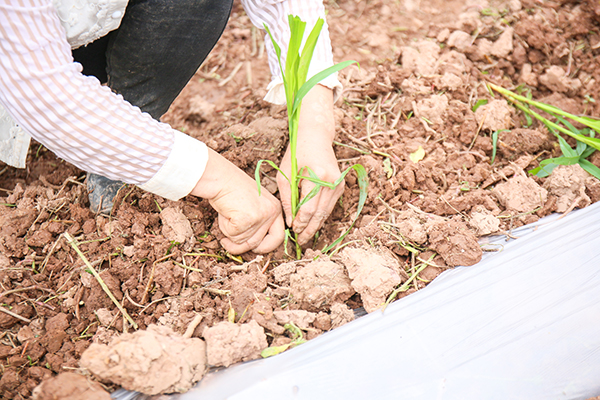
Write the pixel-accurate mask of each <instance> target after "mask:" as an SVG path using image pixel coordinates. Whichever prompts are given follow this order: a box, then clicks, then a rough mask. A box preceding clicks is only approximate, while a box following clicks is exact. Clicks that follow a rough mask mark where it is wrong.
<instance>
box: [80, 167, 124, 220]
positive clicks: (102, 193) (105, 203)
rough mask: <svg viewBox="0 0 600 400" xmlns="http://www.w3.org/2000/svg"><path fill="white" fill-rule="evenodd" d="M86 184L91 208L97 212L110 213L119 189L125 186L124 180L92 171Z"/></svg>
mask: <svg viewBox="0 0 600 400" xmlns="http://www.w3.org/2000/svg"><path fill="white" fill-rule="evenodd" d="M86 184H87V190H88V196H89V199H90V210H92V212H93V213H95V214H110V213H111V212H112V209H113V206H114V205H115V203H114V201H115V198H116V197H117V194H118V193H119V190H120V189H121V188H122V187H124V186H125V184H124V183H123V182H119V181H113V180H110V179H108V178H105V177H103V176H100V175H96V174H92V173H88V175H87V180H86Z"/></svg>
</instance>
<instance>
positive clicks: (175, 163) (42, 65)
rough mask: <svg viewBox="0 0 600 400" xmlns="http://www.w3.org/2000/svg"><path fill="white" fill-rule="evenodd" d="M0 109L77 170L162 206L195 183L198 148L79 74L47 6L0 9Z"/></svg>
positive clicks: (25, 0) (26, 1)
mask: <svg viewBox="0 0 600 400" xmlns="http://www.w3.org/2000/svg"><path fill="white" fill-rule="evenodd" d="M0 21H2V23H1V24H0V103H2V105H3V106H4V108H6V110H7V111H8V112H9V113H10V114H11V116H12V117H13V118H14V119H15V120H16V121H17V122H18V123H19V124H20V125H21V126H22V127H23V128H24V129H25V130H26V131H27V132H28V133H29V134H30V135H31V136H32V137H33V138H34V139H36V140H37V141H39V142H41V143H42V144H44V145H45V146H46V147H48V148H49V149H50V150H52V151H53V152H54V153H55V154H57V155H58V156H59V157H61V158H63V159H65V160H67V161H69V162H71V163H73V164H74V165H76V166H77V167H79V168H81V169H84V170H86V171H89V172H94V173H97V174H100V175H103V176H106V177H108V178H111V179H116V180H122V181H124V182H127V183H132V184H136V185H139V186H141V187H142V188H144V189H146V190H149V191H151V192H153V193H156V194H159V195H161V196H164V197H166V198H169V199H173V200H175V199H179V198H181V197H183V196H185V195H187V194H188V193H189V192H190V191H191V190H192V189H193V188H194V186H195V185H196V184H197V182H198V181H199V180H200V178H201V176H202V173H203V171H204V168H205V166H206V162H207V159H208V150H207V148H206V146H205V145H204V144H203V143H201V142H199V141H197V140H195V139H193V138H191V137H189V136H187V135H185V134H183V133H181V132H178V131H175V130H173V129H172V128H171V127H169V126H168V125H167V124H163V123H160V122H158V121H156V120H154V119H153V118H152V117H151V116H150V115H148V114H146V113H142V112H141V111H140V109H139V108H137V107H134V106H132V105H131V104H130V103H128V102H126V101H125V100H124V99H123V98H122V97H121V96H119V95H116V94H114V93H113V92H111V91H110V89H109V88H107V87H103V86H101V85H100V82H99V81H98V80H97V79H96V78H93V77H86V76H84V75H82V73H81V65H80V64H77V63H74V62H73V58H72V55H71V47H70V45H69V44H68V43H67V40H66V35H65V32H64V29H63V27H62V26H61V24H60V21H59V19H58V15H57V13H56V10H55V9H54V7H53V6H52V2H51V0H3V1H0Z"/></svg>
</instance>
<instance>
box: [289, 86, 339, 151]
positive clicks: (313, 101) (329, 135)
mask: <svg viewBox="0 0 600 400" xmlns="http://www.w3.org/2000/svg"><path fill="white" fill-rule="evenodd" d="M298 127H299V129H298V141H299V142H304V143H307V144H309V143H310V142H313V141H317V142H318V143H329V144H331V143H333V139H334V137H335V119H334V115H333V90H331V89H329V88H327V87H325V86H322V85H316V86H315V87H313V88H312V89H311V90H310V92H308V93H307V95H306V96H305V97H304V100H303V101H302V108H301V109H300V120H299V122H298Z"/></svg>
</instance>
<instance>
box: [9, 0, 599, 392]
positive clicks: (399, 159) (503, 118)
mask: <svg viewBox="0 0 600 400" xmlns="http://www.w3.org/2000/svg"><path fill="white" fill-rule="evenodd" d="M326 8H327V12H328V23H329V26H330V32H331V37H332V44H333V49H334V57H335V59H336V60H337V61H342V60H349V59H353V60H357V61H359V63H360V65H361V67H360V69H359V68H356V67H349V68H347V69H345V70H343V71H342V72H341V73H340V76H339V78H340V81H341V82H342V84H343V85H344V92H343V93H342V95H341V97H342V98H343V100H340V101H339V102H338V103H337V109H336V126H337V137H336V144H335V145H334V149H335V152H336V155H337V157H338V159H339V161H340V168H346V167H347V166H349V165H351V164H353V163H360V164H362V165H363V166H364V167H365V168H366V170H367V171H368V174H369V181H370V182H369V187H368V193H367V200H366V204H365V206H364V209H363V211H362V213H361V215H360V217H359V218H358V220H357V221H356V224H355V225H354V227H353V228H352V230H351V231H350V233H349V235H348V236H347V237H346V240H345V242H346V243H349V244H348V245H347V246H345V247H344V248H342V249H340V250H339V251H337V252H335V253H334V254H332V255H327V254H322V253H321V252H320V251H319V250H321V249H323V248H325V247H326V245H328V244H330V243H332V242H333V241H334V240H335V239H336V238H337V237H339V236H340V235H341V234H342V233H343V232H344V231H345V230H346V229H348V227H350V225H351V223H352V220H353V218H354V216H355V214H356V210H357V201H358V197H359V196H358V194H359V192H358V185H357V181H356V178H355V177H354V176H352V174H349V175H348V176H347V178H346V188H345V192H344V194H343V197H342V201H340V203H339V205H338V206H336V208H335V209H334V212H333V214H332V215H331V217H330V219H329V220H328V221H327V223H326V224H325V226H324V228H323V229H322V230H321V232H320V235H319V237H318V239H316V240H315V241H314V242H313V243H311V245H310V246H307V247H306V248H305V249H304V255H303V258H302V259H301V260H295V259H293V258H291V257H289V256H287V255H286V252H285V251H284V249H283V247H282V248H280V249H278V250H277V251H275V252H273V253H271V254H268V255H264V256H256V255H255V254H251V253H248V254H244V255H242V256H241V257H239V258H237V257H231V256H229V255H228V254H226V253H225V252H224V251H223V249H222V248H221V246H220V243H219V239H220V238H222V233H221V232H220V231H219V229H218V227H217V224H216V223H215V217H216V214H215V212H214V211H213V210H212V209H211V208H210V206H209V204H208V203H207V202H206V201H202V200H199V199H196V198H193V197H191V196H190V197H186V198H185V199H182V200H181V201H178V202H172V201H169V200H165V199H163V198H160V197H158V196H155V195H152V194H149V193H145V192H143V191H141V190H140V189H137V188H134V187H128V188H125V189H124V190H122V191H121V193H120V196H119V199H118V201H117V203H116V204H117V206H116V207H115V210H114V212H113V214H112V215H110V216H106V215H95V214H93V213H91V212H90V211H89V209H88V198H87V193H86V190H85V186H84V185H83V180H84V177H85V174H84V172H83V171H80V170H78V169H76V168H75V167H73V166H71V165H69V164H67V163H65V162H63V161H61V160H59V159H58V158H56V157H55V156H54V155H53V154H52V153H50V152H49V151H47V150H46V149H45V148H44V147H43V146H39V145H37V144H35V145H33V146H32V147H31V150H30V153H29V157H28V168H27V169H25V170H17V169H13V168H9V167H6V168H4V167H1V168H0V197H2V199H0V284H1V286H0V287H1V291H0V297H1V299H0V302H1V307H2V309H3V310H6V311H8V313H7V312H0V328H1V329H0V330H1V332H2V333H0V362H1V363H2V371H3V372H2V377H1V378H0V398H2V399H14V398H29V397H31V396H32V394H33V397H34V398H37V399H46V398H53V397H49V396H62V397H59V398H69V396H71V397H77V396H79V397H80V398H81V397H82V396H83V397H85V398H90V399H96V398H97V399H104V398H108V397H107V396H108V394H107V391H110V390H113V389H115V388H117V387H120V386H123V387H126V388H129V389H132V390H140V391H143V392H146V393H152V394H154V393H165V392H181V391H185V390H187V389H189V388H190V387H191V386H192V385H193V384H194V383H195V382H197V381H198V380H200V379H202V377H203V374H204V373H205V372H206V371H207V370H208V369H210V368H213V367H219V368H223V367H227V366H230V365H233V364H235V363H238V362H244V361H247V360H251V359H254V358H258V357H261V353H262V352H263V351H264V350H265V349H267V348H269V347H277V346H286V345H290V347H291V346H294V345H296V344H295V343H296V342H295V341H296V340H297V332H298V330H300V331H301V332H302V336H303V338H304V339H307V340H311V339H313V338H315V337H317V336H319V335H322V334H324V333H326V332H327V331H330V330H332V329H336V328H337V327H339V326H341V325H343V324H346V323H348V322H350V321H352V320H353V319H354V318H356V317H357V316H358V315H361V314H363V313H364V312H371V313H372V312H384V311H382V310H384V309H385V307H386V306H387V304H388V303H389V302H391V301H393V300H396V299H399V298H402V297H404V296H408V295H410V294H411V293H414V292H415V291H418V290H421V289H423V288H424V287H425V286H426V285H427V283H428V282H431V281H432V280H434V279H435V278H436V277H437V276H438V275H439V274H440V273H442V272H443V271H444V270H446V269H448V268H453V267H455V266H459V265H473V264H475V263H477V262H478V261H479V260H480V259H481V256H482V250H481V246H480V245H479V243H480V241H481V239H482V238H483V237H485V236H487V235H507V236H509V235H510V232H511V230H512V229H514V228H517V227H519V226H522V225H524V224H528V223H532V222H535V221H537V220H538V219H539V218H542V217H544V216H546V215H548V214H550V213H553V212H559V213H568V212H571V211H572V210H573V209H576V208H582V207H585V206H587V205H589V204H592V203H594V202H596V201H598V200H599V199H600V182H599V181H598V180H597V179H596V178H593V177H592V176H591V175H589V174H588V173H587V172H586V171H585V170H583V169H581V168H580V167H579V166H578V165H571V166H559V167H557V168H556V169H555V170H554V171H553V173H552V174H551V175H550V176H549V177H546V178H541V177H537V176H532V175H531V174H530V173H529V171H530V170H531V169H533V168H535V167H537V166H538V165H539V162H540V161H541V160H544V159H546V158H550V157H558V156H560V155H561V151H560V147H559V146H558V142H557V139H556V137H555V136H554V135H553V134H552V133H550V132H548V130H547V129H546V128H545V127H544V126H543V125H541V124H539V123H537V122H535V121H533V122H531V123H530V122H529V121H528V120H527V119H526V118H525V117H524V116H523V115H522V113H521V112H519V111H518V110H516V109H515V108H513V107H512V106H511V105H510V103H508V102H507V101H506V100H505V99H503V98H502V97H501V96H499V95H495V96H493V97H492V96H491V95H490V92H489V91H488V90H487V89H486V86H485V83H486V82H492V83H495V84H497V85H500V86H503V87H505V88H508V89H511V90H519V91H521V92H522V93H525V94H530V95H531V96H532V98H534V99H536V100H539V101H542V102H545V103H548V104H551V105H553V106H556V107H560V108H562V109H563V110H565V111H568V112H570V113H572V114H575V115H588V116H592V117H598V115H599V114H600V108H599V107H600V102H598V101H597V99H600V95H599V93H598V90H599V87H600V85H598V82H599V81H600V76H599V75H600V72H599V71H600V68H599V65H598V63H599V62H600V61H598V60H599V58H598V53H599V52H600V29H599V28H600V10H599V8H598V6H597V4H596V2H592V1H590V0H587V1H563V0H559V1H555V2H538V1H534V0H521V1H519V0H511V1H485V0H481V1H476V0H450V1H440V0H428V1H425V0H422V1H420V2H415V1H408V0H406V1H402V2H389V1H385V0H373V1H369V2H366V1H354V0H341V1H337V2H326ZM238 65H241V66H240V67H238ZM234 71H235V73H234ZM230 75H231V76H230ZM227 79H228V80H227ZM269 79H270V72H269V70H268V66H267V62H266V56H265V52H264V40H263V38H262V34H261V33H259V32H257V31H255V30H254V28H253V27H252V25H251V23H250V21H249V19H248V17H247V16H246V15H245V14H244V13H243V10H242V8H241V7H240V6H239V5H236V6H235V7H234V10H233V14H232V17H231V20H230V23H229V26H228V28H227V29H226V31H225V33H224V35H223V38H222V40H221V41H220V42H219V43H218V45H217V48H216V49H215V51H214V52H213V53H211V56H210V57H209V59H208V60H207V61H206V62H205V64H204V65H203V66H202V67H201V68H200V69H199V70H198V72H197V73H196V75H195V76H194V77H193V78H192V80H191V81H190V83H189V84H188V86H187V87H186V88H185V90H184V91H183V92H182V94H181V95H180V96H179V97H178V99H177V100H176V101H175V103H174V105H173V106H172V107H171V109H170V110H169V112H168V113H167V114H166V115H165V116H164V118H163V120H164V121H165V122H168V123H170V124H171V125H172V126H173V127H175V128H177V129H180V130H182V131H184V132H186V133H188V134H190V135H191V136H193V137H196V138H198V139H200V140H203V141H205V142H206V143H207V144H208V145H209V146H210V147H212V148H213V149H215V150H217V151H219V152H220V153H221V154H223V155H224V156H225V157H227V158H228V159H230V160H231V161H232V162H234V163H235V164H236V165H238V166H239V167H240V168H242V169H244V170H245V171H246V172H247V173H249V174H250V175H252V176H253V175H254V169H255V167H256V164H257V162H258V160H261V159H268V160H271V161H273V162H275V163H277V162H279V160H280V159H281V157H282V152H283V151H284V150H285V147H286V140H287V132H286V127H287V120H286V111H285V107H283V106H274V105H271V104H269V103H267V102H265V101H263V100H262V98H263V97H264V94H265V88H266V86H267V84H268V82H269ZM223 82H225V84H222V83H223ZM493 137H496V138H497V140H496V144H495V148H494V140H493ZM565 139H566V140H567V142H568V143H569V144H570V145H571V146H573V147H574V146H575V143H574V141H572V139H570V138H565ZM492 158H493V161H492ZM589 161H590V162H591V163H593V164H594V165H597V166H600V156H599V155H598V153H595V154H592V155H591V156H590V157H589ZM265 165H266V164H263V167H264V166H265ZM262 171H263V172H264V174H265V176H264V177H263V184H264V185H265V187H266V189H267V190H269V191H271V192H272V193H274V194H276V195H277V186H276V184H275V183H274V182H275V181H274V176H275V173H276V171H275V170H274V169H271V168H269V167H266V168H264V169H262ZM65 233H68V234H69V235H71V236H72V237H74V238H75V240H76V242H77V243H78V247H79V249H80V250H81V251H82V252H83V254H85V257H86V258H87V261H89V263H91V264H92V266H93V267H94V268H95V269H96V270H97V271H98V272H99V276H100V277H101V279H102V281H103V282H104V284H105V285H106V287H107V288H108V290H109V291H110V292H111V293H112V295H113V296H114V298H115V299H116V301H117V302H119V304H120V305H122V307H123V309H124V310H125V311H126V312H127V314H128V316H130V317H131V319H132V320H133V321H134V322H135V325H136V326H137V329H136V328H135V327H134V326H133V325H132V324H131V322H130V321H129V320H128V319H127V318H125V317H124V315H123V313H122V312H121V311H120V310H119V309H118V308H117V306H116V305H115V304H114V302H113V301H112V300H111V299H110V298H109V297H108V295H107V293H106V291H105V290H104V289H103V287H102V286H101V285H100V283H99V281H98V280H97V279H96V277H95V276H93V275H92V274H90V273H89V272H87V269H88V267H87V266H86V264H85V263H84V260H83V259H82V258H81V257H80V256H79V255H78V254H77V253H76V252H75V250H74V248H73V247H72V246H71V245H70V244H69V243H68V242H67V241H66V239H65V236H64V234H65ZM417 271H418V274H417ZM417 278H418V279H417ZM363 310H364V311H363ZM290 327H295V328H290ZM165 346H169V348H172V349H179V350H172V351H169V352H167V351H165V350H164V349H165ZM183 349H187V350H186V351H184V350H183ZM191 349H193V351H192V350H191Z"/></svg>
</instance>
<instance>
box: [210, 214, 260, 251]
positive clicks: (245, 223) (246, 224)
mask: <svg viewBox="0 0 600 400" xmlns="http://www.w3.org/2000/svg"><path fill="white" fill-rule="evenodd" d="M219 228H220V229H221V232H223V234H224V235H225V236H227V238H229V240H230V241H231V243H236V244H240V243H244V242H246V241H248V239H250V238H251V237H252V236H254V235H255V234H256V231H257V230H258V229H259V228H260V225H257V224H252V222H251V219H250V218H248V219H246V218H244V219H243V220H242V219H240V218H236V219H235V220H233V219H229V218H227V217H224V216H223V215H222V214H219Z"/></svg>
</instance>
